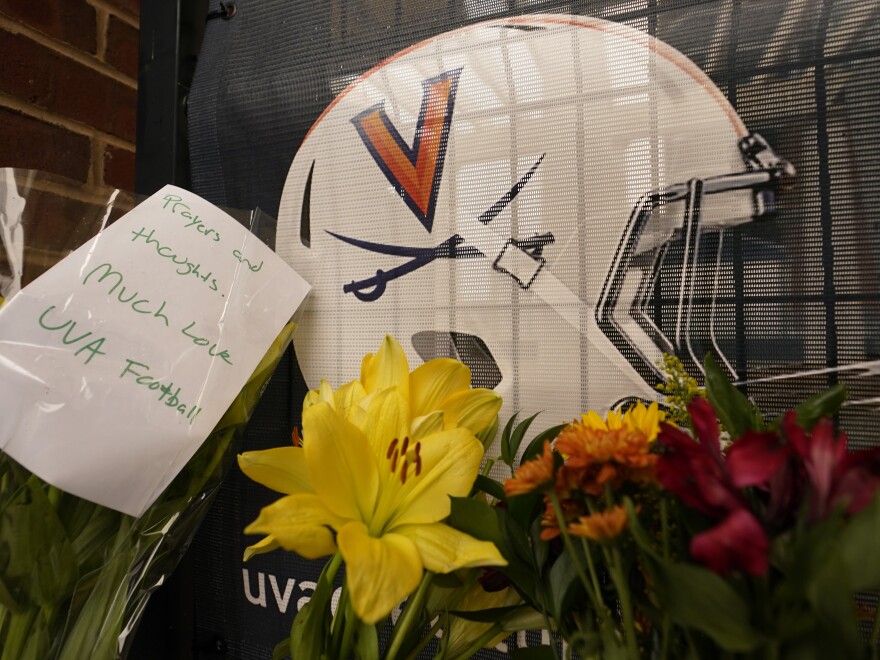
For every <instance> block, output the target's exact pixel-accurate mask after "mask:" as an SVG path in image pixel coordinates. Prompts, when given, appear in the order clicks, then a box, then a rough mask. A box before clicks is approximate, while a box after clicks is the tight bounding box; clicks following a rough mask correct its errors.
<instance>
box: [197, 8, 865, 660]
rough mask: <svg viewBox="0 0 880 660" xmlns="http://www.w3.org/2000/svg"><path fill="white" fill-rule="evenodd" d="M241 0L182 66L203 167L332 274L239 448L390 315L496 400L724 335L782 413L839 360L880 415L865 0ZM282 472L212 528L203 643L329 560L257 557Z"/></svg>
mask: <svg viewBox="0 0 880 660" xmlns="http://www.w3.org/2000/svg"><path fill="white" fill-rule="evenodd" d="M236 5H237V11H236V13H235V15H234V17H233V18H232V19H230V20H212V21H209V23H208V26H207V31H206V37H205V43H204V46H203V49H202V52H201V55H200V59H199V64H198V68H197V72H196V78H195V81H194V84H193V89H192V93H191V94H190V101H189V126H190V135H191V140H190V148H191V158H192V168H193V181H194V189H195V192H196V193H198V194H200V195H202V196H204V197H206V198H207V199H209V200H210V201H212V202H214V203H216V204H221V205H226V206H232V207H240V208H252V207H260V208H263V209H266V210H267V211H269V212H270V213H272V214H275V215H277V216H278V218H279V221H278V230H277V235H276V244H275V248H276V250H277V251H278V252H279V254H281V255H282V256H283V257H284V258H285V259H286V260H287V261H288V262H290V263H291V264H292V265H293V267H294V268H295V269H296V270H297V271H298V272H299V273H300V274H302V275H303V276H304V277H305V278H306V279H307V280H308V281H309V282H310V283H311V284H312V285H313V286H314V287H315V288H314V293H313V297H312V299H311V301H310V303H309V304H308V308H307V310H306V311H305V315H304V320H303V323H302V325H301V326H300V327H299V328H298V331H297V337H296V339H295V349H296V355H294V354H291V355H290V356H289V360H288V361H287V362H286V363H285V364H284V365H282V367H280V368H279V370H278V372H277V373H276V376H275V378H274V379H273V381H272V383H271V385H270V387H269V389H268V391H267V392H266V394H265V396H264V398H263V400H262V401H261V403H260V406H259V408H258V409H257V412H256V414H255V416H254V419H253V421H252V422H251V426H250V429H249V434H248V438H247V441H246V448H248V449H262V448H268V447H272V446H277V445H279V444H281V443H282V442H284V441H285V439H286V438H288V437H289V434H290V432H291V429H292V427H293V426H294V425H298V424H299V414H300V410H299V403H300V402H301V401H302V398H303V396H304V394H305V392H306V391H307V389H309V388H310V387H315V386H317V384H318V382H319V380H320V378H321V377H327V378H328V380H330V381H331V382H332V383H334V384H340V383H342V382H345V381H347V380H350V379H351V378H353V377H355V376H356V374H357V370H358V368H359V364H360V362H359V360H360V357H361V356H362V355H363V354H365V353H368V352H373V351H375V350H376V348H377V347H378V345H379V342H380V340H381V337H382V336H383V335H384V334H385V333H391V334H394V335H395V336H396V337H398V339H400V341H401V343H402V344H404V347H405V349H406V350H407V352H408V356H409V359H410V363H411V364H412V365H416V364H418V363H419V362H420V361H422V360H428V359H430V358H432V357H436V356H439V355H448V356H454V357H458V358H460V359H461V360H463V361H464V362H465V363H467V364H468V365H469V366H470V367H471V369H472V373H473V376H474V385H479V386H488V387H495V388H496V389H498V391H499V392H501V393H502V395H503V396H504V398H505V407H504V409H503V410H502V419H505V418H506V417H507V416H509V415H510V414H512V413H513V412H515V411H524V412H526V413H528V414H531V413H533V412H537V411H539V410H540V411H543V412H542V418H541V419H543V426H544V427H547V426H550V425H551V424H556V423H559V422H561V421H565V420H569V419H571V418H573V417H574V416H575V415H577V414H578V413H580V412H583V411H585V410H586V409H588V408H592V409H596V410H600V411H604V410H607V409H608V408H610V407H613V406H619V405H621V404H625V403H626V402H627V401H629V400H632V399H633V398H638V399H643V400H653V399H656V398H657V396H658V395H657V393H656V389H655V387H656V385H657V384H658V383H659V382H660V380H661V374H660V372H659V370H658V367H657V363H658V361H659V360H660V358H661V357H662V355H663V354H664V353H674V354H676V355H678V356H679V357H680V358H681V359H682V360H683V362H684V364H685V365H686V367H687V368H688V370H689V371H690V372H691V373H692V374H693V375H694V376H697V377H699V376H700V373H701V372H700V363H701V361H702V359H703V356H704V355H706V354H707V353H710V354H712V355H713V356H714V357H715V359H716V361H718V363H719V364H721V365H722V366H723V368H724V369H725V370H726V371H727V372H728V374H729V376H730V377H731V378H732V379H734V380H735V381H737V382H739V383H740V384H741V388H742V389H743V391H745V392H746V393H747V394H748V395H749V396H750V397H751V398H753V399H754V400H755V401H756V402H757V403H758V404H759V405H760V406H761V407H762V408H763V409H764V410H765V411H766V412H767V413H769V414H777V413H780V412H782V411H783V410H785V409H787V408H788V407H790V406H791V405H792V404H794V403H795V402H798V401H801V400H803V399H804V398H806V397H808V396H810V395H812V394H814V393H816V392H818V391H821V390H823V389H825V388H827V387H828V386H830V385H832V384H835V383H837V382H843V383H846V384H847V386H848V387H849V390H850V399H849V402H848V404H847V405H846V407H845V408H844V409H843V411H842V413H841V415H840V422H841V424H842V425H844V426H845V428H846V429H847V431H848V433H849V434H850V436H851V444H852V446H854V447H857V448H863V447H866V446H868V445H870V444H872V442H874V438H876V433H874V430H875V429H876V428H877V419H878V415H877V407H878V403H880V387H878V385H880V333H878V330H880V320H878V319H880V315H878V312H880V268H878V255H880V250H878V244H877V243H878V241H880V238H878V237H880V233H878V231H877V226H876V225H877V218H876V215H877V211H876V209H877V208H878V205H880V183H878V182H880V159H878V157H877V153H880V121H878V117H880V95H878V94H877V89H878V87H880V8H878V7H877V6H876V4H875V3H866V2H857V1H855V0H848V1H844V0H838V1H836V2H831V1H830V0H825V1H824V2H823V1H822V0H790V1H787V2H782V1H768V0H712V1H708V0H676V1H672V0H627V1H618V2H589V1H584V2H567V3H560V2H543V1H541V0H485V1H479V2H477V1H472V0H449V1H445V2H424V1H422V0H409V1H407V2H402V1H401V0H397V2H394V1H393V0H362V1H360V2H349V1H348V0H328V1H322V2H317V1H313V0H302V1H300V2H297V3H289V2H281V1H280V0H260V2H257V1H256V0H241V1H240V2H237V3H236ZM272 499H273V494H272V493H270V492H267V491H266V490H265V489H263V488H262V487H260V486H257V485H256V484H252V483H251V482H249V481H248V480H247V479H245V478H244V477H243V476H242V475H240V474H238V473H235V474H232V475H231V476H230V478H229V479H228V480H227V482H226V483H225V484H224V486H223V489H222V492H221V493H220V495H219V496H218V498H217V503H216V504H215V505H214V507H213V509H212V511H211V513H210V514H209V516H208V518H207V520H206V521H205V523H204V525H203V527H202V530H201V532H200V533H199V536H198V537H197V539H196V541H195V542H194V544H193V547H192V549H191V552H192V553H193V555H194V556H195V558H196V559H195V561H194V562H193V563H194V566H195V571H196V573H195V576H194V579H195V583H196V602H195V619H196V637H197V644H198V645H199V647H200V648H203V649H209V648H213V649H214V653H217V652H221V653H225V654H226V655H227V656H228V657H234V658H266V657H270V655H271V650H272V648H273V647H274V645H275V644H276V643H277V642H278V641H279V640H280V639H282V638H283V637H285V636H286V635H287V634H288V633H289V626H290V621H291V619H292V616H293V614H294V612H295V611H296V610H297V609H298V608H300V607H301V606H302V604H303V603H304V602H306V599H307V598H308V596H309V594H310V593H311V591H312V589H313V588H314V580H315V579H316V577H317V575H318V573H319V571H320V565H319V564H318V563H314V564H313V563H309V562H305V561H302V560H298V559H297V558H295V557H293V556H292V555H289V554H284V553H273V554H269V555H264V556H259V557H256V558H254V559H252V560H251V561H250V562H248V563H247V564H244V563H242V560H241V555H242V551H243V549H244V547H245V546H246V545H248V544H249V542H250V541H249V540H248V539H246V538H245V537H244V536H243V535H242V533H241V530H242V529H243V528H244V527H245V525H246V524H247V523H248V522H250V521H251V520H252V519H253V518H254V517H255V516H256V514H257V512H258V511H259V509H260V507H261V506H264V505H265V504H267V503H269V502H270V501H271V500H272ZM251 541H252V540H251ZM539 640H540V634H538V633H534V634H532V633H529V634H520V635H519V636H516V637H512V638H509V639H508V640H507V641H506V642H504V643H502V644H501V645H499V647H498V648H497V649H496V650H493V651H484V652H483V655H482V656H481V657H485V658H492V657H504V655H505V653H506V652H507V651H509V650H511V649H513V648H516V647H521V646H524V645H528V644H536V643H539ZM218 649H220V651H218ZM205 657H212V656H211V654H210V653H208V652H207V651H206V652H205Z"/></svg>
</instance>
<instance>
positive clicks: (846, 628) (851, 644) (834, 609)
mask: <svg viewBox="0 0 880 660" xmlns="http://www.w3.org/2000/svg"><path fill="white" fill-rule="evenodd" d="M873 563H876V553H875V556H874V558H873ZM847 573H848V571H847V568H846V565H845V563H844V560H843V559H842V557H841V553H840V552H839V551H838V552H834V553H831V554H830V555H829V556H828V557H826V559H825V562H824V563H823V564H822V567H821V568H820V569H819V570H818V571H817V572H816V573H815V574H814V575H813V576H812V579H811V580H810V583H809V586H808V587H807V596H808V598H809V600H810V604H811V605H812V606H813V608H814V609H815V611H816V612H817V613H818V615H819V616H818V617H817V623H818V624H819V626H820V627H821V628H822V629H824V632H825V634H824V635H823V637H825V638H826V639H833V640H834V646H835V647H836V649H837V653H839V657H846V658H855V657H858V656H859V655H860V652H861V642H860V640H859V629H858V623H857V621H856V617H855V613H854V611H853V606H852V605H853V603H852V597H853V592H854V590H853V588H852V585H851V582H850V580H849V579H848V578H849V577H850V576H849V575H847Z"/></svg>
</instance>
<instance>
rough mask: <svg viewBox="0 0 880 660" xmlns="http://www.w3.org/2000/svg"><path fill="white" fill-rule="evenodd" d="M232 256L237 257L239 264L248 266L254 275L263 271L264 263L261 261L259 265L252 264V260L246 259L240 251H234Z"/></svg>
mask: <svg viewBox="0 0 880 660" xmlns="http://www.w3.org/2000/svg"><path fill="white" fill-rule="evenodd" d="M232 256H233V257H235V258H236V259H238V263H240V264H243V265H245V266H247V267H248V270H250V271H251V272H252V273H259V272H260V270H262V268H263V262H262V261H260V263H259V264H254V263H251V260H250V259H248V258H247V257H245V256H242V254H241V250H238V249H236V250H233V251H232Z"/></svg>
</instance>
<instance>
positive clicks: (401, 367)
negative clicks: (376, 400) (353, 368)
mask: <svg viewBox="0 0 880 660" xmlns="http://www.w3.org/2000/svg"><path fill="white" fill-rule="evenodd" d="M369 357H370V359H369V360H368V359H367V357H365V358H364V361H363V363H362V364H361V382H362V383H363V385H364V389H365V390H366V391H367V392H368V393H370V392H378V391H381V390H384V389H385V388H387V387H397V388H399V389H400V393H401V395H402V396H403V397H405V398H409V364H407V361H406V354H405V353H404V352H403V348H402V347H401V346H400V344H398V343H397V340H396V339H394V337H391V336H390V335H386V336H385V340H384V341H383V342H382V346H381V347H380V348H379V352H378V353H376V355H375V356H369Z"/></svg>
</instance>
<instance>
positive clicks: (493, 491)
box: [474, 474, 504, 500]
mask: <svg viewBox="0 0 880 660" xmlns="http://www.w3.org/2000/svg"><path fill="white" fill-rule="evenodd" d="M474 486H476V487H477V489H478V490H481V491H483V492H484V493H486V494H488V495H491V496H492V497H494V498H495V499H496V500H503V499H504V488H503V487H502V486H501V484H499V483H498V482H497V481H495V480H494V479H492V478H491V477H486V476H483V475H482V474H478V475H477V480H476V481H475V482H474Z"/></svg>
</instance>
